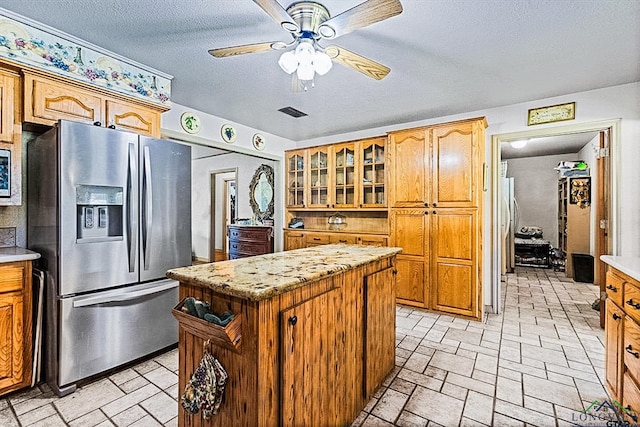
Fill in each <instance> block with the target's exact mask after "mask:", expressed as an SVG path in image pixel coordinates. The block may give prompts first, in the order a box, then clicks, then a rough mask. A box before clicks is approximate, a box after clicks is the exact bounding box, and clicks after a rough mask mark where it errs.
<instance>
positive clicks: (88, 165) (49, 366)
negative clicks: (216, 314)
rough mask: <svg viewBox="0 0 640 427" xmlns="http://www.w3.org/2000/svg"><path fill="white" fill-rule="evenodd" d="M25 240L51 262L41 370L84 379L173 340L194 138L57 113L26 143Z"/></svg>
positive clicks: (187, 247) (60, 390)
mask: <svg viewBox="0 0 640 427" xmlns="http://www.w3.org/2000/svg"><path fill="white" fill-rule="evenodd" d="M27 162H28V168H27V181H28V187H27V200H28V202H27V203H28V204H27V243H28V247H29V248H30V249H32V250H34V251H37V252H39V253H40V254H41V255H42V258H41V262H40V264H39V267H40V268H41V269H42V270H44V271H45V272H46V287H45V317H46V321H45V349H44V352H45V356H44V360H45V372H46V378H47V382H48V383H49V384H50V386H51V387H52V389H53V390H54V391H55V392H56V393H57V394H58V395H65V394H68V393H71V392H73V391H74V390H75V388H76V384H75V383H76V382H78V381H80V380H82V379H86V378H88V377H91V376H94V375H96V374H99V373H102V372H105V371H107V370H109V369H112V368H114V367H117V366H120V365H122V364H124V363H126V362H130V361H133V360H135V359H138V358H140V357H142V356H145V355H148V354H150V353H153V352H155V351H157V350H160V349H163V348H166V347H168V346H170V345H172V344H175V343H176V342H177V339H178V330H177V323H176V322H175V319H173V317H172V315H171V308H172V307H173V306H174V305H175V304H177V302H178V288H177V286H178V283H177V282H175V281H173V280H169V279H167V278H166V276H165V273H166V271H167V270H168V269H171V268H174V267H180V266H186V265H190V264H191V148H190V147H189V146H187V145H183V144H180V143H177V142H173V141H170V140H160V139H152V138H146V137H142V136H139V135H136V134H133V133H129V132H123V131H119V130H113V129H106V128H100V127H96V126H91V125H87V124H82V123H75V122H69V121H60V122H59V123H58V124H57V125H56V126H55V127H54V128H53V129H52V130H50V131H48V132H46V133H44V134H43V135H42V136H40V137H38V138H37V139H36V140H34V141H31V142H29V143H28V144H27Z"/></svg>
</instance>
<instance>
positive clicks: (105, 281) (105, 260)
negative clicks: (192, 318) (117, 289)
mask: <svg viewBox="0 0 640 427" xmlns="http://www.w3.org/2000/svg"><path fill="white" fill-rule="evenodd" d="M58 145H59V148H58V151H59V161H58V173H59V176H60V181H59V182H60V184H59V185H60V192H59V194H60V200H59V218H58V223H59V239H60V243H59V244H60V261H59V263H60V272H59V278H60V280H59V289H58V292H59V294H60V295H69V294H75V293H80V292H88V291H94V290H100V289H106V288H109V287H114V286H118V285H124V284H128V283H136V282H137V281H138V265H137V263H138V256H137V254H138V252H137V246H138V233H137V230H138V226H137V225H138V218H139V211H138V197H139V196H138V194H139V193H138V176H139V174H138V136H137V135H135V134H132V133H128V132H122V131H118V130H112V129H105V128H100V127H97V126H92V125H87V124H83V123H75V122H68V121H60V123H59V127H58Z"/></svg>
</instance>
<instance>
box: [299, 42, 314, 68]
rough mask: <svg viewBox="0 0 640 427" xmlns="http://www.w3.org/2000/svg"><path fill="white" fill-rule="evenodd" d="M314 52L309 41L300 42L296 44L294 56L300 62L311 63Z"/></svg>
mask: <svg viewBox="0 0 640 427" xmlns="http://www.w3.org/2000/svg"><path fill="white" fill-rule="evenodd" d="M314 54H315V50H314V49H313V46H311V45H310V44H309V43H300V44H299V45H298V46H296V58H298V62H300V63H304V62H308V63H311V62H312V61H313V56H314Z"/></svg>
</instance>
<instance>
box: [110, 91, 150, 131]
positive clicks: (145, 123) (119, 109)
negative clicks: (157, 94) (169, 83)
mask: <svg viewBox="0 0 640 427" xmlns="http://www.w3.org/2000/svg"><path fill="white" fill-rule="evenodd" d="M106 105H107V125H108V126H111V125H113V126H115V127H116V128H118V129H124V130H129V131H132V132H135V133H138V134H140V135H147V136H153V137H159V136H160V113H158V112H157V111H155V110H150V109H147V108H144V107H142V106H139V105H136V104H130V103H128V102H122V101H115V100H111V99H108V100H107V103H106Z"/></svg>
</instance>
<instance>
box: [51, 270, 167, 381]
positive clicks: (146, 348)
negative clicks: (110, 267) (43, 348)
mask: <svg viewBox="0 0 640 427" xmlns="http://www.w3.org/2000/svg"><path fill="white" fill-rule="evenodd" d="M177 303H178V282H176V281H174V280H169V279H165V280H160V281H157V282H150V283H145V284H142V285H134V286H127V287H124V288H119V289H112V290H110V291H104V292H97V293H93V294H87V295H83V296H77V297H71V298H63V299H61V300H60V301H59V304H60V327H59V329H60V341H59V344H58V363H57V366H58V378H57V380H56V384H53V386H54V388H55V389H61V388H64V387H66V386H68V385H70V384H72V383H75V382H76V381H78V380H80V379H83V378H87V377H89V376H92V375H95V374H98V373H100V372H104V371H106V370H108V369H111V368H115V367H117V366H120V365H122V364H124V363H127V362H130V361H133V360H135V359H138V358H140V357H143V356H146V355H148V354H150V353H153V352H155V351H157V350H161V349H163V348H165V347H168V346H170V345H173V344H175V343H176V342H177V341H178V325H177V322H176V321H175V319H174V318H173V316H172V315H171V309H172V308H173V307H175V305H176V304H177Z"/></svg>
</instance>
